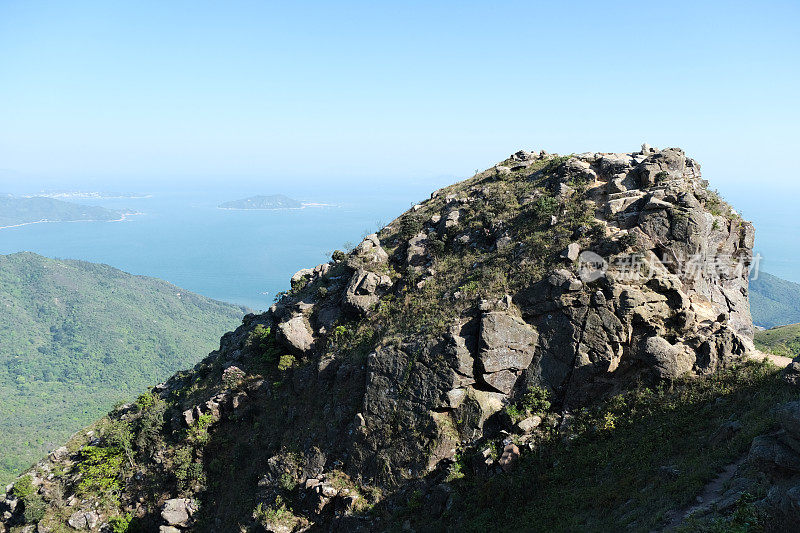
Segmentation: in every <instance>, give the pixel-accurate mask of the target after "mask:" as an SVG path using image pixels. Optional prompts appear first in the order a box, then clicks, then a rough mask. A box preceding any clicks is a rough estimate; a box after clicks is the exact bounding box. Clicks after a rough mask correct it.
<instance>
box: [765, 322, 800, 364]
mask: <svg viewBox="0 0 800 533" xmlns="http://www.w3.org/2000/svg"><path fill="white" fill-rule="evenodd" d="M755 342H756V346H757V347H758V349H759V350H762V351H764V352H770V353H774V354H775V355H783V356H785V357H792V358H794V357H798V356H800V324H789V325H788V326H777V327H774V328H771V329H767V330H764V331H756V336H755Z"/></svg>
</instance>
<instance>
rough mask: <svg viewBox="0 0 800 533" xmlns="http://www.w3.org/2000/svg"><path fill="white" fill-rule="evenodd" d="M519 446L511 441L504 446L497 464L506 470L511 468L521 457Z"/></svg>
mask: <svg viewBox="0 0 800 533" xmlns="http://www.w3.org/2000/svg"><path fill="white" fill-rule="evenodd" d="M519 455H520V454H519V448H518V447H517V445H516V444H514V443H513V442H512V443H509V444H506V446H505V448H503V454H502V455H501V456H500V459H498V460H497V464H499V465H500V467H501V468H502V469H503V471H504V472H508V471H509V470H511V469H512V468H513V467H514V465H515V464H516V462H517V459H519Z"/></svg>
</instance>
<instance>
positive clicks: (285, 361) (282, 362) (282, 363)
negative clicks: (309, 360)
mask: <svg viewBox="0 0 800 533" xmlns="http://www.w3.org/2000/svg"><path fill="white" fill-rule="evenodd" d="M296 360H297V359H296V358H295V356H293V355H282V356H281V358H280V359H279V360H278V370H280V371H281V372H282V371H284V370H288V369H289V368H292V367H293V366H294V364H295V361H296Z"/></svg>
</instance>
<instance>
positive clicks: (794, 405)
mask: <svg viewBox="0 0 800 533" xmlns="http://www.w3.org/2000/svg"><path fill="white" fill-rule="evenodd" d="M777 415H778V422H779V423H780V425H781V427H782V428H783V429H784V430H785V431H786V433H787V434H788V435H789V437H791V438H793V439H795V440H798V441H800V401H797V402H789V403H785V404H783V405H781V406H780V408H778V409H777Z"/></svg>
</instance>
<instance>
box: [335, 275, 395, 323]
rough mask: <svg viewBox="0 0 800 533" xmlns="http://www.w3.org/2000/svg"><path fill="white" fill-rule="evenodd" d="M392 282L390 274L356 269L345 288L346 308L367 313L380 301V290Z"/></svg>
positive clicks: (360, 313)
mask: <svg viewBox="0 0 800 533" xmlns="http://www.w3.org/2000/svg"><path fill="white" fill-rule="evenodd" d="M391 283H392V282H391V279H390V278H389V276H386V275H383V276H381V275H378V274H376V273H374V272H368V271H366V270H361V269H359V270H356V272H355V273H354V274H353V276H352V277H351V278H350V282H349V283H348V284H347V289H346V290H345V296H344V306H345V309H346V310H348V311H349V312H351V313H353V314H356V315H362V316H363V315H366V314H367V313H369V312H370V310H371V309H372V307H373V306H374V305H375V304H376V303H378V300H379V299H380V295H379V290H380V289H385V288H387V287H389V286H390V285H391Z"/></svg>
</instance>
